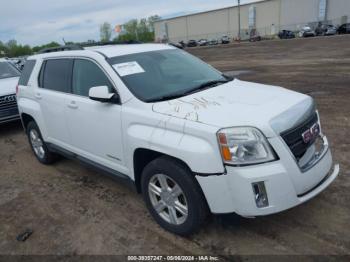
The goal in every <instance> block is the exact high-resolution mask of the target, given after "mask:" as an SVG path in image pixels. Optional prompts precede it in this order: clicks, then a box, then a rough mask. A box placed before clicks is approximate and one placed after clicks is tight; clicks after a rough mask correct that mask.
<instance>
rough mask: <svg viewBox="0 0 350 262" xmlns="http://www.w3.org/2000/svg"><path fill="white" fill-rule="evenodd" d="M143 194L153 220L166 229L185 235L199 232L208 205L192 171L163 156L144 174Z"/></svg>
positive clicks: (142, 180) (150, 164)
mask: <svg viewBox="0 0 350 262" xmlns="http://www.w3.org/2000/svg"><path fill="white" fill-rule="evenodd" d="M141 186H142V194H143V198H144V200H145V202H146V206H147V208H148V210H149V211H150V213H151V215H152V216H153V218H154V219H155V220H156V221H157V222H158V224H160V225H161V226H162V227H163V228H164V229H166V230H168V231H170V232H172V233H175V234H178V235H182V236H186V235H190V234H192V233H194V232H196V231H197V230H198V229H199V228H200V226H201V225H202V224H203V222H204V221H205V219H206V217H207V215H208V206H207V203H206V201H205V198H204V196H203V193H202V191H201V189H200V187H199V185H198V183H197V181H196V180H195V178H194V175H193V174H192V172H191V171H190V170H189V169H188V168H187V166H185V165H184V164H182V163H181V162H179V161H177V160H175V159H172V158H169V157H160V158H158V159H155V160H153V161H152V162H151V163H149V164H148V165H147V166H146V167H145V168H144V170H143V172H142V179H141Z"/></svg>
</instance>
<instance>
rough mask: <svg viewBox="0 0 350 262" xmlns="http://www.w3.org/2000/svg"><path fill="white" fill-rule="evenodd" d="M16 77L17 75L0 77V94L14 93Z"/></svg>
mask: <svg viewBox="0 0 350 262" xmlns="http://www.w3.org/2000/svg"><path fill="white" fill-rule="evenodd" d="M18 79H19V77H11V78H4V79H0V96H5V95H13V94H15V93H16V85H17V83H18Z"/></svg>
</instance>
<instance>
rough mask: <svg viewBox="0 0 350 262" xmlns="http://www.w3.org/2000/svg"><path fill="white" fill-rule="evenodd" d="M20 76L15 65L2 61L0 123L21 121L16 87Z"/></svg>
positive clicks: (0, 62)
mask: <svg viewBox="0 0 350 262" xmlns="http://www.w3.org/2000/svg"><path fill="white" fill-rule="evenodd" d="M20 75H21V73H20V71H19V70H18V69H17V68H16V67H15V66H14V65H13V63H11V62H10V61H9V60H7V59H0V123H5V122H10V121H14V120H18V119H19V113H18V107H17V101H16V86H17V84H18V79H19V76H20ZM28 77H29V76H28Z"/></svg>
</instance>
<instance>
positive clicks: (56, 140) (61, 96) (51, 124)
mask: <svg viewBox="0 0 350 262" xmlns="http://www.w3.org/2000/svg"><path fill="white" fill-rule="evenodd" d="M72 67H73V59H67V58H64V59H48V60H46V61H44V63H43V67H42V69H41V72H40V76H39V86H40V88H37V89H36V90H35V93H34V97H35V99H36V100H37V101H38V102H39V104H40V106H41V112H42V114H43V118H44V121H45V126H46V129H47V136H48V137H47V138H46V140H47V141H46V142H50V143H53V144H55V145H58V146H61V147H64V148H69V144H70V136H69V132H68V128H67V122H66V116H65V109H66V105H67V101H68V100H69V97H70V96H71V82H72V81H71V80H72Z"/></svg>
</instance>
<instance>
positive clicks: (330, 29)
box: [315, 24, 337, 36]
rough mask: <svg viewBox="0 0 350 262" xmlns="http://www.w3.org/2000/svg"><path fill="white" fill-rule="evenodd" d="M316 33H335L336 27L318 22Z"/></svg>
mask: <svg viewBox="0 0 350 262" xmlns="http://www.w3.org/2000/svg"><path fill="white" fill-rule="evenodd" d="M315 33H316V35H318V36H319V35H335V34H336V33H337V28H336V27H335V26H333V25H325V24H320V25H319V26H318V27H317V28H316V29H315Z"/></svg>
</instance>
